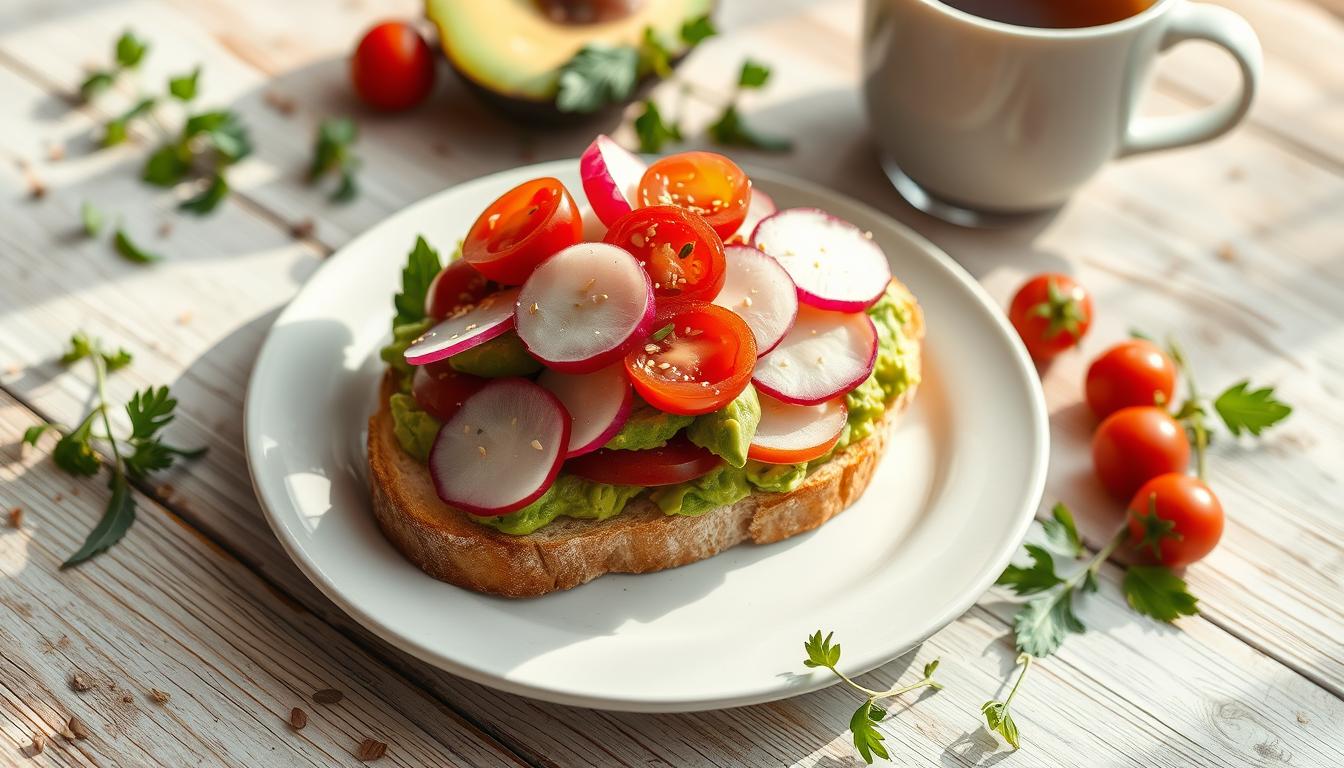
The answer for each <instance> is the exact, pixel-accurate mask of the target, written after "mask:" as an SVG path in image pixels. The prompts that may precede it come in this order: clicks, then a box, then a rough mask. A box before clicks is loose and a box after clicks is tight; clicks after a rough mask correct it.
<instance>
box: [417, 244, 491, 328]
mask: <svg viewBox="0 0 1344 768" xmlns="http://www.w3.org/2000/svg"><path fill="white" fill-rule="evenodd" d="M493 292H494V291H493V290H492V288H491V286H490V281H489V280H487V279H485V275H482V274H481V273H480V272H477V271H476V268H475V267H473V266H471V265H470V264H468V263H467V262H466V261H464V260H462V259H457V260H456V261H451V262H449V263H448V266H446V267H444V268H443V269H441V270H439V274H437V275H435V276H434V280H433V282H431V283H430V284H429V291H428V292H427V293H426V294H425V314H427V315H429V316H430V317H432V318H434V319H435V320H442V319H444V318H445V317H447V316H448V315H450V314H452V311H453V310H454V309H457V308H458V307H462V306H466V305H468V304H475V303H476V302H478V301H480V300H481V299H484V298H485V297H486V295H487V294H490V293H493Z"/></svg>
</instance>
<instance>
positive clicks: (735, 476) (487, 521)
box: [382, 286, 919, 535]
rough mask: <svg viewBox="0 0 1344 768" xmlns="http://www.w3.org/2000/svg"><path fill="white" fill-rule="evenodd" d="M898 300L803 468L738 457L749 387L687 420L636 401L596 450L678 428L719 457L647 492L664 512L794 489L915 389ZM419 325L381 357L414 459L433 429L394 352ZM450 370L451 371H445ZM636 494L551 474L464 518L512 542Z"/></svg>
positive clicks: (886, 311) (640, 442) (608, 510)
mask: <svg viewBox="0 0 1344 768" xmlns="http://www.w3.org/2000/svg"><path fill="white" fill-rule="evenodd" d="M908 302H909V300H908V299H907V298H905V297H904V296H902V295H901V294H900V293H899V292H898V291H897V290H896V289H895V288H894V287H892V286H888V288H887V291H886V293H884V294H883V295H882V298H881V299H879V300H878V302H877V303H876V304H874V305H873V306H872V307H870V308H869V309H868V315H869V316H870V317H872V318H873V324H874V325H875V326H876V327H877V337H878V347H877V363H876V365H875V366H874V368H873V373H872V375H871V376H869V377H868V378H867V379H866V380H865V381H864V382H863V384H861V385H859V386H858V388H856V389H855V390H854V391H852V392H850V393H849V394H848V395H846V396H845V405H846V406H847V407H848V409H849V420H848V422H847V423H846V425H845V429H844V431H843V432H841V434H840V442H839V443H837V444H836V447H835V449H834V451H832V453H831V454H828V455H826V456H823V457H822V458H819V459H816V460H814V461H812V462H811V463H810V464H762V463H760V462H757V461H751V460H748V459H747V456H746V454H747V447H748V446H749V445H750V444H751V439H752V437H753V436H754V435H755V432H756V425H757V424H758V423H759V422H760V418H761V409H760V401H759V399H758V396H757V394H756V391H755V389H753V388H752V387H750V386H748V387H747V389H746V390H745V391H743V393H742V394H741V395H739V396H738V397H737V399H735V400H733V402H731V403H729V404H728V405H727V406H725V407H724V408H723V409H722V410H719V411H716V412H714V413H710V414H706V415H704V416H697V417H691V416H679V415H675V414H670V413H663V412H662V411H659V410H657V409H655V408H653V407H652V406H650V405H648V404H647V403H644V402H642V401H640V402H637V403H636V406H635V409H634V410H633V411H632V412H631V414H630V418H629V420H627V421H626V423H625V425H624V426H623V427H622V428H621V430H620V432H618V433H616V435H615V436H614V437H613V438H612V439H611V441H610V442H608V443H607V445H606V447H607V448H615V449H624V450H642V449H646V448H657V447H659V446H661V445H663V444H665V443H666V442H667V441H668V440H669V439H670V438H671V437H672V436H673V435H675V434H677V432H679V431H681V430H682V429H686V435H687V437H688V438H689V439H690V441H691V442H693V443H695V444H696V445H699V446H701V447H703V448H706V449H708V450H710V451H712V452H714V453H715V454H717V455H718V456H720V457H722V458H723V459H724V465H723V466H721V467H719V468H718V469H716V470H714V471H713V472H710V473H709V474H707V475H705V476H703V477H700V478H697V479H695V480H692V481H690V482H686V483H680V484H678V485H668V486H661V487H658V488H654V489H651V490H649V493H648V498H649V500H650V501H652V502H653V503H654V504H656V505H658V508H659V509H661V510H662V511H663V512H664V513H665V514H669V515H701V514H704V513H705V512H708V511H709V510H711V509H715V508H717V507H720V506H723V505H725V504H732V503H734V502H736V501H738V500H740V499H742V498H745V497H746V496H747V495H749V494H750V493H751V492H752V491H755V490H760V491H768V492H772V493H787V492H789V491H792V490H794V489H795V488H797V487H798V486H799V485H801V484H802V482H803V481H804V480H805V479H806V478H807V474H808V472H809V471H811V470H813V469H816V468H817V467H818V466H820V465H822V464H824V463H826V462H827V461H829V460H830V458H831V456H832V455H833V454H834V452H835V451H839V450H842V449H844V448H845V446H847V445H850V444H851V443H854V442H857V441H859V440H862V439H863V438H865V437H868V436H869V435H870V434H872V433H873V430H874V429H875V428H876V426H877V423H878V421H879V420H880V419H881V418H882V414H883V413H884V412H885V411H886V408H887V405H888V404H889V403H890V402H891V401H892V400H894V399H895V398H896V397H897V396H898V395H900V394H901V393H902V392H904V391H905V390H906V389H908V388H909V387H911V386H913V385H914V384H917V383H918V381H919V372H918V371H917V370H914V369H913V368H912V363H913V360H912V357H913V354H912V353H913V352H914V351H915V346H914V345H915V343H916V342H915V341H913V340H912V339H909V338H907V337H906V336H905V334H904V333H903V332H902V330H901V326H902V324H903V323H904V322H905V321H906V319H907V317H908V314H909V312H910V306H909V303H908ZM428 326H429V321H425V322H421V323H415V324H408V325H402V326H397V327H395V328H394V329H393V340H392V343H391V344H389V345H388V346H387V347H385V348H384V349H383V352H382V357H383V359H384V360H386V361H387V363H388V364H389V365H390V366H391V367H392V368H393V369H394V370H397V371H398V373H399V374H400V375H399V376H398V380H399V385H400V387H401V392H399V393H397V394H394V395H393V396H392V398H391V401H390V403H389V405H390V407H391V410H392V420H393V431H394V433H395V434H396V437H397V442H398V443H400V444H401V447H402V449H403V450H405V451H406V452H407V454H409V455H411V456H413V457H415V458H416V460H418V461H422V462H423V461H426V460H427V458H428V456H429V448H430V446H431V445H432V444H433V442H434V436H435V435H436V434H437V433H438V429H439V422H438V421H436V420H435V419H434V417H432V416H430V415H429V414H428V413H425V412H424V410H422V409H421V408H420V407H419V406H418V405H417V404H416V402H415V400H414V399H412V398H411V397H410V395H409V390H410V373H411V371H410V370H409V366H407V365H406V363H405V361H404V360H403V358H402V353H403V352H404V351H405V349H406V347H407V346H408V345H409V344H410V343H411V341H412V340H414V339H415V338H416V337H417V336H419V335H420V334H421V333H424V331H425V330H427V329H428ZM501 338H503V337H501ZM473 362H477V361H473ZM453 367H454V368H457V367H458V366H457V365H456V364H453ZM496 375H498V374H496ZM644 490H645V489H644V488H641V487H639V486H624V485H606V484H603V483H594V482H591V481H588V480H583V479H581V478H578V477H575V476H573V475H567V474H561V475H560V476H559V477H558V478H557V479H556V481H555V484H554V485H552V486H551V487H550V489H548V490H547V491H546V493H544V494H542V496H541V498H539V499H537V500H536V501H534V502H532V503H531V504H529V505H527V506H526V507H523V508H522V509H520V510H517V511H516V512H512V513H510V514H507V515H500V516H498V517H472V519H473V520H475V521H476V522H478V523H481V524H482V525H488V526H490V527H492V528H495V529H497V530H499V531H502V532H504V533H508V534H514V535H522V534H527V533H532V532H533V531H536V530H537V529H539V528H541V527H542V526H544V525H547V524H548V523H550V522H552V521H553V520H555V519H556V518H557V517H560V516H562V515H563V516H565V517H573V518H582V519H591V520H605V519H607V518H609V517H613V516H615V515H617V514H619V513H620V512H621V510H622V509H624V508H625V505H626V504H627V503H628V502H629V501H630V500H631V499H633V498H634V497H635V496H637V495H639V494H640V493H641V492H642V491H644Z"/></svg>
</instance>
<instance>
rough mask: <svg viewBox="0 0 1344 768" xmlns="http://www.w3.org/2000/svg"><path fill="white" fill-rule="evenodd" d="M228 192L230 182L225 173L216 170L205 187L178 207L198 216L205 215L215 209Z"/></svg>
mask: <svg viewBox="0 0 1344 768" xmlns="http://www.w3.org/2000/svg"><path fill="white" fill-rule="evenodd" d="M228 194H229V182H228V181H227V180H226V179H225V178H224V174H222V173H218V172H216V173H215V174H213V175H212V176H211V177H210V183H209V184H207V185H206V186H205V188H204V189H202V190H201V191H200V192H198V193H197V194H195V195H192V196H191V197H189V198H187V199H186V200H183V201H182V202H180V203H178V204H177V208H178V210H181V211H189V212H191V213H194V214H196V215H197V216H204V215H206V214H207V213H210V212H211V211H213V210H215V208H216V207H217V206H218V205H219V203H220V201H222V200H223V199H224V198H225V197H226V196H228Z"/></svg>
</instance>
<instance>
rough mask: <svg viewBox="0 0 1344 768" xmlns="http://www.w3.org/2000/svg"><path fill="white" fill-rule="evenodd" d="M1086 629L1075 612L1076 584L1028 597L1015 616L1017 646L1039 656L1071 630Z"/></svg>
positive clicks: (1043, 654)
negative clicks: (1029, 598)
mask: <svg viewBox="0 0 1344 768" xmlns="http://www.w3.org/2000/svg"><path fill="white" fill-rule="evenodd" d="M1082 631H1084V627H1083V623H1082V622H1081V621H1079V620H1078V616H1077V614H1075V613H1074V612H1073V588H1072V587H1065V588H1064V589H1061V590H1058V591H1055V592H1049V593H1046V594H1043V595H1040V596H1039V597H1034V598H1032V599H1031V600H1028V601H1027V602H1026V603H1025V604H1024V605H1023V606H1022V609H1021V610H1020V611H1018V613H1017V616H1016V617H1014V618H1013V633H1014V634H1015V635H1016V638H1017V648H1018V650H1020V651H1023V652H1025V653H1029V654H1031V655H1032V656H1035V657H1037V658H1044V657H1046V656H1049V655H1050V654H1052V653H1054V652H1055V651H1056V650H1058V649H1059V646H1060V645H1062V644H1063V643H1064V638H1065V637H1067V636H1068V634H1069V633H1070V632H1082Z"/></svg>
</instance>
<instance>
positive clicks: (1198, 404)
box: [1167, 337, 1209, 480]
mask: <svg viewBox="0 0 1344 768" xmlns="http://www.w3.org/2000/svg"><path fill="white" fill-rule="evenodd" d="M1167 351H1168V353H1169V354H1170V355H1171V359H1172V360H1173V361H1175V363H1176V367H1177V368H1178V369H1179V370H1180V372H1181V378H1182V379H1184V380H1185V388H1186V389H1187V390H1188V391H1189V394H1188V395H1187V396H1186V402H1185V404H1184V405H1182V406H1181V409H1180V411H1179V412H1177V414H1176V418H1177V419H1184V420H1185V421H1187V422H1189V424H1190V432H1191V434H1192V435H1193V437H1194V440H1193V442H1194V445H1195V474H1196V475H1197V476H1198V477H1199V479H1200V480H1203V479H1205V472H1204V454H1205V453H1206V449H1207V448H1208V446H1209V430H1208V428H1207V427H1205V426H1204V401H1203V398H1201V397H1200V394H1199V385H1197V384H1196V383H1195V374H1194V371H1192V370H1191V368H1190V363H1189V361H1187V360H1186V359H1185V352H1184V351H1183V350H1182V349H1181V347H1180V345H1178V344H1177V343H1176V340H1175V339H1173V338H1171V337H1167Z"/></svg>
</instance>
